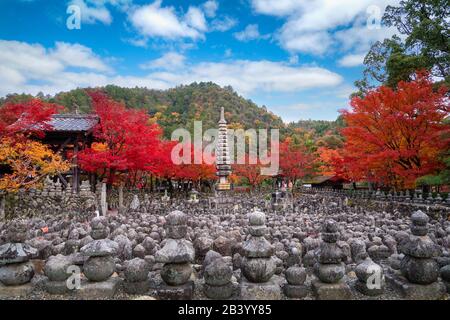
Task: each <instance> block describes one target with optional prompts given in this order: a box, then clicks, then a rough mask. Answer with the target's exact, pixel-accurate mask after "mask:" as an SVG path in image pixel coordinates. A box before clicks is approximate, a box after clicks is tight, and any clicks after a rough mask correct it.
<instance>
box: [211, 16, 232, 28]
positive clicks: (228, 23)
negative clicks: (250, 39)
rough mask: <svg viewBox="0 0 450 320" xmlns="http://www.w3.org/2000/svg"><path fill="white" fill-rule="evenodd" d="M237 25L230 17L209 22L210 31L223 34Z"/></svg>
mask: <svg viewBox="0 0 450 320" xmlns="http://www.w3.org/2000/svg"><path fill="white" fill-rule="evenodd" d="M237 24H238V21H237V20H236V19H234V18H232V17H229V16H224V17H222V18H220V19H214V20H213V21H212V22H211V31H221V32H225V31H228V30H230V29H231V28H233V27H234V26H236V25H237Z"/></svg>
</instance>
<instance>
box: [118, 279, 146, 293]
mask: <svg viewBox="0 0 450 320" xmlns="http://www.w3.org/2000/svg"><path fill="white" fill-rule="evenodd" d="M122 284H123V290H124V291H125V292H126V293H129V294H144V293H147V292H148V290H149V289H150V282H149V281H148V280H145V281H140V282H128V281H124V282H122Z"/></svg>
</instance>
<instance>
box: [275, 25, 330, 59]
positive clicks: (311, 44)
mask: <svg viewBox="0 0 450 320" xmlns="http://www.w3.org/2000/svg"><path fill="white" fill-rule="evenodd" d="M279 40H280V42H281V44H282V46H283V47H284V48H285V49H286V50H288V51H290V52H304V53H311V54H316V55H323V54H325V53H326V52H327V50H328V48H329V47H330V46H331V44H332V43H333V39H332V37H331V36H330V34H328V33H327V32H311V33H296V32H295V31H294V30H292V29H289V28H286V29H284V30H283V31H282V32H281V34H280V36H279Z"/></svg>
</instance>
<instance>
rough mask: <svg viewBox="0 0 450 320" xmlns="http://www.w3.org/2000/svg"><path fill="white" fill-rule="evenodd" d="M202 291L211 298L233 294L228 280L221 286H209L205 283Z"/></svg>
mask: <svg viewBox="0 0 450 320" xmlns="http://www.w3.org/2000/svg"><path fill="white" fill-rule="evenodd" d="M203 293H204V294H205V296H207V297H208V298H209V299H213V300H214V299H215V300H224V299H229V298H230V297H231V296H232V295H233V284H232V283H231V282H230V283H228V284H226V285H223V286H210V285H209V284H206V283H205V284H204V285H203Z"/></svg>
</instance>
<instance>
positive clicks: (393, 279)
mask: <svg viewBox="0 0 450 320" xmlns="http://www.w3.org/2000/svg"><path fill="white" fill-rule="evenodd" d="M386 280H387V281H388V283H389V284H390V285H391V286H392V287H394V288H395V289H396V290H398V291H399V292H400V294H401V295H402V296H403V297H404V298H406V299H409V300H439V299H441V298H442V296H443V295H444V294H445V291H446V288H445V285H444V283H442V282H440V281H438V282H434V283H432V284H427V285H424V284H415V283H410V282H409V281H408V280H407V279H406V278H405V277H403V276H401V275H398V274H387V275H386Z"/></svg>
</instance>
